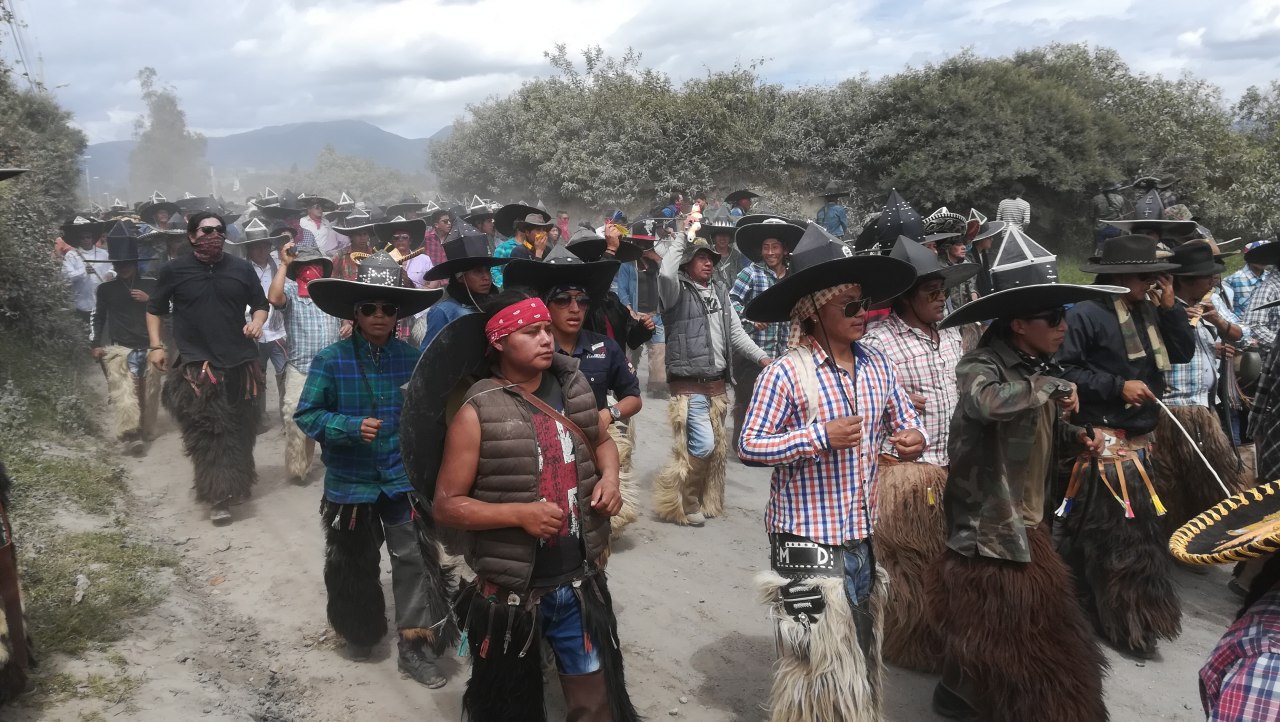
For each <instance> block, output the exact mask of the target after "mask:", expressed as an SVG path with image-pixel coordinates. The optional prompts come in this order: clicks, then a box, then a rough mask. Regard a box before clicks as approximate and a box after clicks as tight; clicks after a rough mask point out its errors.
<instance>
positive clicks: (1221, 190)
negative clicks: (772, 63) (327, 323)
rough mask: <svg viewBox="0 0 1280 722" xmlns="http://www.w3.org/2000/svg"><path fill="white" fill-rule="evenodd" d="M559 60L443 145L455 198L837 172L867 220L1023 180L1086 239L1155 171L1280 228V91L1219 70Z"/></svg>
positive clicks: (625, 194) (795, 198) (1074, 60)
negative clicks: (781, 70)
mask: <svg viewBox="0 0 1280 722" xmlns="http://www.w3.org/2000/svg"><path fill="white" fill-rule="evenodd" d="M547 58H548V61H549V62H550V64H551V66H552V68H553V69H554V70H555V71H556V72H555V74H553V75H552V76H551V77H546V78H540V79H536V80H532V81H529V82H526V83H525V84H524V85H523V86H522V87H521V88H520V89H519V90H518V91H516V92H515V93H513V94H511V95H509V96H506V97H501V98H491V99H489V100H486V101H484V102H482V103H478V104H475V105H472V106H469V107H468V108H467V113H466V115H465V116H464V117H462V118H461V119H459V120H457V121H456V122H455V123H454V127H453V133H452V134H451V135H450V136H449V137H448V138H446V139H443V140H441V141H437V142H436V143H434V144H433V145H432V148H431V151H430V162H431V167H432V170H434V171H435V173H436V175H437V176H438V177H439V179H440V181H441V183H442V185H443V187H444V190H445V191H446V192H449V193H452V194H454V195H463V194H470V193H480V194H481V195H483V196H494V197H498V198H507V199H515V198H526V199H528V200H532V199H534V198H539V199H542V200H543V201H544V202H546V203H547V204H548V205H557V206H581V207H585V208H591V209H606V208H616V207H621V208H626V209H629V210H631V211H633V212H642V211H644V210H646V209H648V208H651V207H653V206H657V205H661V204H662V203H663V201H664V200H665V199H666V198H667V197H668V196H669V195H670V194H671V193H672V192H684V193H685V194H686V195H690V194H704V193H705V194H707V195H716V194H719V195H723V194H724V193H726V192H728V191H729V190H732V189H734V188H737V187H750V188H752V189H753V190H756V191H758V192H764V193H765V195H766V198H767V199H768V200H769V202H770V203H771V205H772V206H773V208H774V210H775V211H778V212H789V213H804V212H808V213H812V212H813V211H814V210H815V209H816V207H817V205H818V204H819V203H820V201H819V200H818V199H817V198H816V195H817V194H818V193H819V192H820V191H821V189H822V188H823V187H824V186H825V185H826V183H827V182H828V181H830V180H837V181H839V182H842V183H845V184H847V187H848V188H849V189H851V190H852V191H853V195H852V197H851V199H850V206H851V208H852V210H853V211H855V212H854V213H851V219H852V218H853V217H854V216H857V215H858V213H859V212H870V211H872V210H874V209H876V207H877V206H878V205H879V204H881V203H883V201H884V198H885V195H886V194H887V192H888V190H889V189H890V188H893V187H896V188H897V189H898V191H899V192H901V193H902V194H903V195H904V197H906V198H907V199H908V200H909V201H911V202H912V203H914V204H915V205H916V206H917V208H918V209H919V210H920V211H922V212H928V211H929V210H931V209H932V208H935V207H937V206H940V205H946V206H948V207H950V208H951V209H952V210H958V209H959V210H967V209H968V208H970V207H977V208H979V209H983V210H985V211H986V212H988V213H993V212H994V209H995V206H996V204H997V203H998V202H999V200H1000V199H1001V198H1004V197H1007V196H1008V194H1009V191H1010V189H1011V188H1012V187H1014V186H1015V184H1016V185H1021V186H1022V187H1024V188H1025V189H1026V192H1025V195H1024V197H1025V198H1027V199H1028V200H1029V201H1030V202H1031V203H1032V204H1033V206H1034V207H1035V214H1034V223H1033V226H1032V233H1033V235H1034V236H1035V237H1036V238H1037V240H1041V241H1042V242H1044V243H1045V244H1046V245H1048V246H1050V247H1051V248H1056V249H1058V250H1060V251H1079V250H1081V249H1084V248H1085V247H1086V246H1090V247H1091V245H1092V240H1091V235H1090V229H1089V217H1088V213H1089V210H1088V202H1089V198H1090V197H1091V196H1092V195H1093V194H1094V193H1096V192H1097V190H1098V188H1099V187H1100V186H1101V185H1102V184H1103V183H1105V182H1107V181H1109V180H1116V181H1122V182H1123V181H1126V180H1131V179H1133V178H1135V177H1137V176H1139V175H1156V176H1162V177H1172V176H1176V177H1177V178H1178V179H1179V181H1178V184H1177V186H1176V191H1177V193H1178V195H1179V196H1180V197H1181V198H1182V199H1184V200H1185V201H1186V202H1187V203H1188V204H1189V205H1190V206H1191V208H1192V210H1193V211H1194V212H1195V213H1197V214H1198V215H1199V216H1200V217H1202V218H1203V219H1204V221H1205V222H1206V223H1207V224H1208V225H1210V227H1212V228H1213V229H1214V230H1215V231H1216V232H1217V234H1218V236H1219V237H1230V236H1231V235H1242V236H1246V237H1249V238H1255V237H1263V236H1268V235H1272V233H1273V231H1272V229H1273V228H1274V227H1275V225H1276V223H1277V221H1280V211H1277V208H1276V203H1275V201H1276V198H1277V191H1278V190H1280V189H1277V183H1280V178H1278V176H1277V173H1276V171H1277V170H1280V138H1277V136H1276V133H1275V132H1274V131H1275V128H1276V126H1277V123H1280V84H1275V83H1273V84H1272V85H1271V86H1270V87H1269V88H1265V89H1258V88H1251V89H1250V90H1249V91H1248V92H1247V93H1245V94H1244V96H1243V97H1242V98H1241V99H1239V100H1238V101H1237V102H1235V103H1228V102H1227V101H1226V99H1225V98H1224V97H1223V93H1222V91H1221V89H1220V88H1218V87H1217V86H1216V85H1214V84H1213V83H1211V82H1209V81H1207V80H1204V79H1201V78H1197V77H1194V76H1192V75H1184V76H1183V77H1180V78H1177V79H1167V78H1162V77H1159V76H1153V75H1149V74H1145V73H1140V72H1135V71H1134V70H1132V69H1131V68H1130V67H1129V66H1128V65H1126V64H1125V63H1124V61H1123V60H1122V59H1121V58H1120V56H1119V54H1118V53H1117V52H1116V51H1114V50H1111V49H1108V48H1097V47H1089V46H1086V45H1073V44H1055V45H1050V46H1046V47H1041V48H1036V49H1032V50H1026V51H1021V52H1018V53H1015V54H1013V55H1012V56H1009V57H1000V58H983V57H978V56H977V55H975V54H973V53H972V52H969V51H964V52H960V53H959V54H957V55H955V56H953V57H951V58H949V59H947V60H945V61H943V62H940V63H938V64H934V65H927V66H924V67H920V68H911V69H908V70H905V71H903V72H901V73H898V74H895V75H890V76H886V77H883V78H879V79H875V80H873V79H870V78H868V77H866V76H861V77H856V78H849V79H847V80H844V81H842V82H840V83H837V84H835V85H824V86H804V87H798V88H785V87H782V86H780V85H778V84H775V83H769V82H766V81H765V80H764V78H763V76H762V69H761V66H760V65H759V64H751V65H737V66H735V67H733V68H731V69H728V70H718V71H712V72H708V73H706V74H705V75H704V76H702V77H697V78H694V79H691V80H688V81H686V82H684V83H681V84H676V83H675V82H673V81H672V79H671V78H670V77H669V76H668V75H667V74H665V73H662V72H659V71H656V70H654V69H652V68H648V67H645V66H644V64H643V62H642V58H641V56H640V55H639V54H638V53H636V52H634V51H628V52H627V53H625V54H623V55H622V56H620V57H613V56H609V55H606V54H605V53H604V52H603V51H602V50H601V49H600V48H598V47H597V48H591V49H589V50H587V51H585V52H584V53H583V54H582V57H581V59H580V60H578V59H575V58H573V57H570V55H569V53H568V52H567V50H566V49H565V48H564V47H563V46H560V47H557V48H556V50H555V51H553V52H550V53H548V54H547Z"/></svg>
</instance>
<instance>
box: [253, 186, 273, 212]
mask: <svg viewBox="0 0 1280 722" xmlns="http://www.w3.org/2000/svg"><path fill="white" fill-rule="evenodd" d="M249 202H250V203H252V204H253V205H255V206H257V207H258V208H264V207H266V206H278V205H280V195H279V194H278V193H276V192H275V191H273V190H271V188H270V187H267V188H265V189H263V191H262V195H261V196H259V197H257V198H254V199H252V200H250V201H249Z"/></svg>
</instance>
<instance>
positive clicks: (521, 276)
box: [502, 239, 622, 304]
mask: <svg viewBox="0 0 1280 722" xmlns="http://www.w3.org/2000/svg"><path fill="white" fill-rule="evenodd" d="M601 240H604V239H601ZM571 251H572V249H571V248H566V247H565V246H556V247H555V248H552V249H551V252H550V253H548V254H547V257H546V258H544V259H542V260H541V261H531V260H526V259H522V258H518V259H515V260H513V261H511V262H510V263H508V264H507V265H506V266H505V267H503V269H502V283H503V285H504V286H506V287H507V288H513V287H515V286H526V287H528V288H532V289H533V290H534V291H536V292H537V294H538V296H539V297H540V298H545V297H546V295H547V294H548V293H550V292H551V291H553V290H554V289H556V288H558V287H562V286H575V287H577V288H581V289H582V290H583V291H584V292H585V293H586V294H587V296H588V297H589V298H590V299H591V302H592V303H593V304H594V303H596V302H598V301H600V300H602V299H603V298H604V297H605V296H606V295H607V294H608V293H609V287H610V285H611V284H612V283H613V277H614V275H615V274H617V272H618V268H619V267H621V265H622V264H621V263H620V262H618V261H616V260H612V259H607V260H597V261H590V262H588V261H585V260H583V259H582V258H579V257H578V256H576V255H574V254H573V253H572V252H571Z"/></svg>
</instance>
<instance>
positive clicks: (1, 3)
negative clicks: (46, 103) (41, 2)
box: [0, 0, 42, 90]
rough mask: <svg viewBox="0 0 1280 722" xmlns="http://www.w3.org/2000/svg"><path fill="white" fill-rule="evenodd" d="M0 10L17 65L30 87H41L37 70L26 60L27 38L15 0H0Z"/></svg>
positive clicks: (34, 88)
mask: <svg viewBox="0 0 1280 722" xmlns="http://www.w3.org/2000/svg"><path fill="white" fill-rule="evenodd" d="M0 11H3V17H4V19H5V22H6V24H7V25H8V26H9V35H10V37H12V38H13V49H14V52H16V53H17V56H18V58H17V60H18V65H20V66H21V67H22V76H23V77H25V78H26V79H27V84H28V85H30V86H31V89H32V90H36V89H38V88H39V87H41V85H42V82H41V79H40V78H39V77H38V73H39V71H38V70H37V69H36V68H33V67H32V65H31V63H29V62H27V58H28V57H29V55H30V53H29V52H28V50H27V39H26V35H25V33H24V32H23V29H22V27H23V26H22V18H21V17H20V16H19V15H18V8H17V7H16V0H0Z"/></svg>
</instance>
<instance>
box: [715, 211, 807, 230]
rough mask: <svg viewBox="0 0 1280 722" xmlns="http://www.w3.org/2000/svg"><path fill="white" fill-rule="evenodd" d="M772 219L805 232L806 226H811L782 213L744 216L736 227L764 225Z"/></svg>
mask: <svg viewBox="0 0 1280 722" xmlns="http://www.w3.org/2000/svg"><path fill="white" fill-rule="evenodd" d="M770 218H777V219H779V220H782V221H786V222H787V223H790V224H791V225H793V226H796V227H797V228H799V229H800V230H804V228H805V226H807V225H809V222H808V221H805V220H800V219H798V218H787V217H786V216H784V215H782V214H780V213H748V214H746V215H745V216H742V217H741V218H739V219H738V220H737V222H736V223H735V224H734V225H736V226H739V227H741V226H749V225H751V224H753V223H764V222H765V221H767V220H769V219H770Z"/></svg>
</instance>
